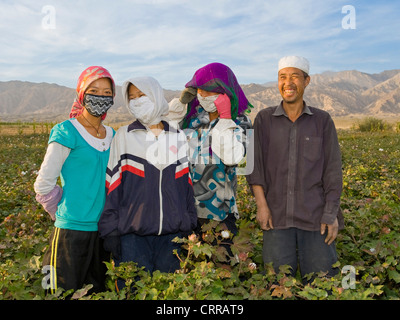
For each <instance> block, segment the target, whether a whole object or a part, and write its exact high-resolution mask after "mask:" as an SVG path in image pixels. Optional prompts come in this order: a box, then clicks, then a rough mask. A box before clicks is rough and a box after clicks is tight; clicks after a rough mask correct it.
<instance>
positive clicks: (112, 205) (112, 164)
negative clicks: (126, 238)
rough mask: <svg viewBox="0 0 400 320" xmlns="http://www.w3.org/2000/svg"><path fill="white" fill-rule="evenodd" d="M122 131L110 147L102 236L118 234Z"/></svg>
mask: <svg viewBox="0 0 400 320" xmlns="http://www.w3.org/2000/svg"><path fill="white" fill-rule="evenodd" d="M120 133H121V132H120V131H117V133H116V134H115V136H114V138H113V140H112V142H111V147H110V157H109V160H108V164H107V172H106V200H105V204H104V209H103V212H102V214H101V216H100V219H99V222H98V230H99V235H100V237H101V238H105V237H107V236H111V235H117V234H118V222H119V205H120V197H121V188H120V185H121V170H120V169H121V168H120V166H121V162H120V156H121V150H120V145H121V144H123V143H124V142H121V141H119V140H120V138H121V134H120Z"/></svg>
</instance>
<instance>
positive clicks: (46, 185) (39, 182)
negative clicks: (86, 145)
mask: <svg viewBox="0 0 400 320" xmlns="http://www.w3.org/2000/svg"><path fill="white" fill-rule="evenodd" d="M70 151H71V149H69V148H67V147H65V146H63V145H61V144H59V143H57V142H51V143H50V144H49V145H48V147H47V151H46V155H45V156H44V160H43V163H42V165H41V167H40V170H39V173H38V176H37V178H36V181H35V183H34V190H35V192H36V193H37V194H39V195H47V194H48V193H50V192H51V191H52V190H53V189H54V187H55V186H56V184H57V179H58V177H59V176H60V173H61V169H62V167H63V165H64V162H65V160H66V159H67V157H68V155H69V153H70Z"/></svg>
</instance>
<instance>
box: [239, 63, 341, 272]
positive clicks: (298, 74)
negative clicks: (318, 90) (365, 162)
mask: <svg viewBox="0 0 400 320" xmlns="http://www.w3.org/2000/svg"><path fill="white" fill-rule="evenodd" d="M309 83H310V76H309V62H308V61H307V59H305V58H303V57H297V56H287V57H283V58H282V59H281V60H280V61H279V70H278V86H279V91H280V93H281V96H282V102H281V103H280V105H278V106H275V107H270V108H266V109H263V110H261V111H260V112H259V113H258V115H257V117H256V119H255V122H254V135H255V139H254V144H255V145H254V158H255V159H254V160H255V161H254V162H255V166H254V170H253V172H252V174H250V175H248V176H246V178H247V181H248V183H249V185H250V186H251V188H252V191H253V194H254V196H255V199H256V203H257V221H258V222H259V224H260V227H261V229H263V259H264V263H271V262H272V264H273V267H274V269H275V271H279V267H280V266H281V265H289V266H290V267H291V268H292V272H293V275H294V274H295V273H296V271H297V265H298V264H299V267H300V272H301V275H302V276H303V277H304V276H305V275H306V274H309V273H315V272H321V271H322V272H327V275H328V276H333V275H335V274H336V273H337V268H332V265H333V264H334V263H335V262H336V261H337V255H336V248H335V243H334V240H335V239H336V236H337V233H338V230H339V229H342V228H343V216H342V214H341V210H340V195H341V192H342V164H341V154H340V148H339V143H338V138H337V134H336V129H335V126H334V123H333V121H332V118H331V117H330V115H329V114H328V113H327V112H325V111H323V110H320V109H318V108H314V107H310V106H308V105H307V104H306V103H305V101H304V100H303V94H304V90H305V88H306V87H307V86H308V84H309Z"/></svg>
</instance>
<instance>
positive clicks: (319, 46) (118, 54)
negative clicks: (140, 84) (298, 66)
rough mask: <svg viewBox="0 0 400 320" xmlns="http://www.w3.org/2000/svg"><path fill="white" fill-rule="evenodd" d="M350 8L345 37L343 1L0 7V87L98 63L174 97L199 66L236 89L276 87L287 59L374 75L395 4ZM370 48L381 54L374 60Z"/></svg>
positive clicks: (183, 0) (64, 79)
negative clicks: (216, 67) (225, 72)
mask: <svg viewBox="0 0 400 320" xmlns="http://www.w3.org/2000/svg"><path fill="white" fill-rule="evenodd" d="M353 3H354V6H355V8H356V10H357V29H356V30H350V31H345V30H343V29H342V28H341V20H342V18H343V14H342V13H341V8H342V6H343V5H346V4H348V3H347V1H344V0H343V1H337V0H330V1H316V0H303V1H298V0H288V1H284V2H282V1H265V0H252V1H247V2H243V1H238V0H210V1H208V0H202V1H199V0H131V1H129V0H121V1H118V2H114V3H110V2H108V1H104V0H103V1H101V0H99V1H56V0H38V1H35V2H32V1H28V0H24V1H2V2H1V3H0V32H1V34H2V37H1V38H0V47H1V48H2V49H1V51H0V81H1V80H3V81H4V80H10V79H21V80H29V81H37V82H41V81H46V82H57V83H60V84H64V85H68V86H71V87H74V86H75V84H76V79H77V77H78V76H79V73H80V72H81V71H82V70H83V69H84V68H85V67H86V66H88V65H94V64H101V65H103V66H105V67H106V68H108V69H109V70H110V72H112V74H113V75H114V78H115V80H116V81H117V83H122V82H123V81H124V80H125V79H126V78H127V77H130V76H133V75H135V74H136V73H137V74H138V75H139V74H140V75H145V74H148V75H152V76H154V77H156V78H157V79H158V80H159V81H160V82H161V83H162V84H163V85H164V87H167V88H170V89H178V88H181V87H182V86H183V85H184V84H185V83H186V82H187V81H188V80H189V79H190V78H191V76H192V75H193V73H194V71H195V70H196V69H197V68H199V67H201V66H202V65H204V64H206V63H209V62H213V61H219V62H222V63H226V64H228V65H229V66H230V67H231V68H232V69H233V70H234V71H235V73H236V75H237V77H238V79H239V81H240V82H242V83H250V82H256V83H263V82H267V81H270V80H275V77H276V64H277V61H278V59H279V58H280V57H281V56H282V55H286V54H299V55H304V56H306V57H307V58H309V60H310V62H311V70H312V72H322V71H324V70H327V69H338V70H341V69H343V68H350V67H352V66H353V65H352V64H353V63H356V62H359V64H357V65H356V67H357V68H363V67H364V68H367V67H368V66H369V67H370V68H372V67H371V62H370V61H373V60H374V57H375V56H376V58H377V60H379V61H380V62H381V63H382V67H384V66H389V67H386V69H387V68H390V66H391V65H393V62H392V64H391V63H390V61H391V60H392V58H391V57H393V56H394V55H395V53H396V52H393V49H391V48H390V46H387V44H388V43H390V37H392V38H393V37H394V39H395V40H396V41H398V40H399V39H398V38H399V35H398V34H396V33H395V32H393V30H398V27H399V22H398V21H397V20H398V19H397V14H396V10H397V11H398V9H399V5H398V4H395V3H394V2H388V1H382V2H381V3H374V2H372V1H363V2H361V1H357V0H354V1H353ZM46 5H49V6H53V7H54V9H55V29H44V28H43V27H42V21H43V19H44V18H45V17H46V14H44V13H43V12H42V8H43V7H44V6H46ZM397 13H398V12H397ZM377 17H378V22H376V19H377ZM374 21H375V22H374ZM374 23H375V25H374ZM389 26H392V28H391V29H392V30H388V29H389ZM396 28H397V29H396ZM374 44H375V46H376V47H379V49H380V50H382V46H383V45H384V46H385V49H386V51H385V52H384V53H378V52H377V49H376V48H375V47H374V46H373V45H374ZM358 48H362V52H361V53H360V49H358ZM398 48H399V45H397V48H396V45H394V49H395V50H396V49H398ZM369 52H371V55H369ZM397 53H398V50H397ZM360 54H363V59H360V57H359V55H360ZM362 61H368V64H367V62H366V63H365V64H364V65H363V64H362V63H361V62H362ZM388 61H389V62H388ZM378 65H379V64H378ZM366 71H368V70H366Z"/></svg>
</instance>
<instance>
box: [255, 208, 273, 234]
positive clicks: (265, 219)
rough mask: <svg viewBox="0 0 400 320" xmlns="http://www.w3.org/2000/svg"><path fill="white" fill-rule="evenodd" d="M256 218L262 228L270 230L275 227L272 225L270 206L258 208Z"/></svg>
mask: <svg viewBox="0 0 400 320" xmlns="http://www.w3.org/2000/svg"><path fill="white" fill-rule="evenodd" d="M256 220H257V222H258V223H259V225H260V228H261V229H262V230H269V229H273V228H274V226H273V225H272V216H271V211H270V210H269V208H268V206H266V207H263V208H260V209H258V208H257V216H256Z"/></svg>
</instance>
